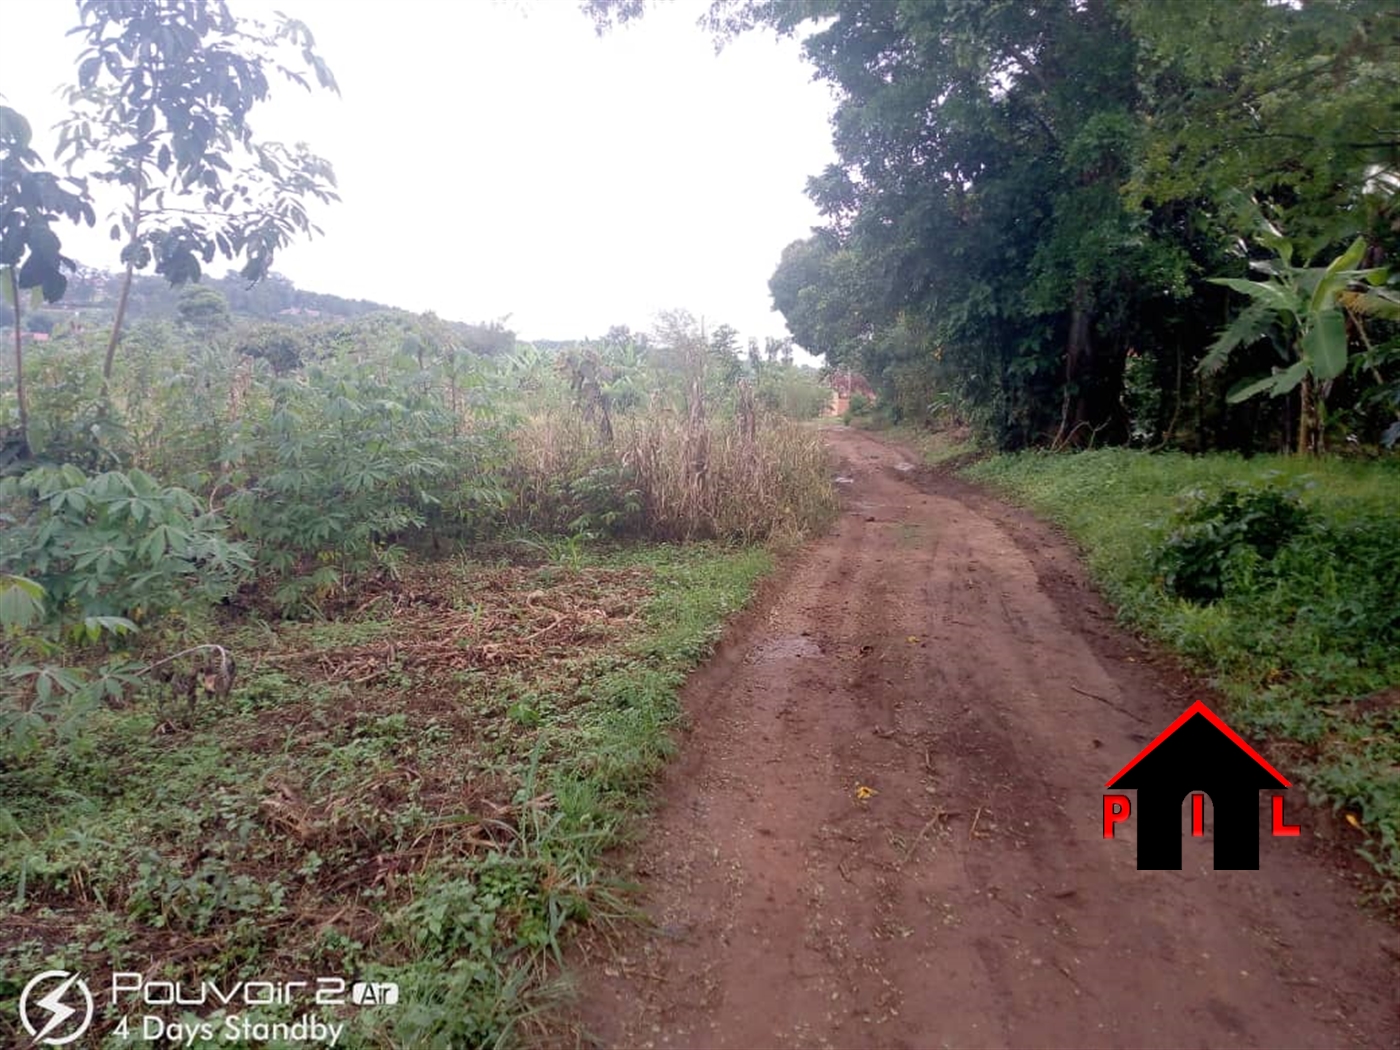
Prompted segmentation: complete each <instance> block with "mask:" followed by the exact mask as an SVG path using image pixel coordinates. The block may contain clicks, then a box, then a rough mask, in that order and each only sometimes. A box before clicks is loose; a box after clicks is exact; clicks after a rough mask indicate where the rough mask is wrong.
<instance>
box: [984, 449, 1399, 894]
mask: <svg viewBox="0 0 1400 1050" xmlns="http://www.w3.org/2000/svg"><path fill="white" fill-rule="evenodd" d="M965 473H966V474H967V476H969V477H971V478H974V479H976V480H979V481H983V482H987V483H989V484H991V485H993V486H995V487H997V488H999V489H1001V490H1002V491H1004V492H1006V493H1008V494H1010V495H1011V496H1013V497H1014V498H1016V499H1018V500H1021V501H1023V502H1025V503H1026V504H1028V505H1029V506H1030V507H1032V508H1033V509H1035V510H1036V511H1038V512H1040V513H1042V514H1044V515H1045V516H1046V517H1048V518H1050V519H1052V520H1054V521H1057V522H1059V523H1060V524H1062V525H1064V526H1065V528H1066V529H1067V530H1068V532H1069V533H1070V535H1071V536H1073V537H1074V538H1075V539H1076V540H1077V541H1079V543H1080V544H1081V545H1082V546H1083V548H1084V550H1085V556H1086V559H1087V562H1088V565H1089V567H1090V569H1091V571H1092V572H1093V573H1094V575H1095V576H1096V577H1097V579H1098V580H1099V581H1100V583H1101V584H1102V585H1103V587H1104V589H1105V591H1106V593H1107V595H1108V597H1109V598H1110V599H1111V600H1112V601H1113V602H1114V603H1115V604H1116V605H1117V606H1118V608H1119V611H1120V615H1121V617H1122V619H1123V620H1124V622H1126V623H1127V624H1129V625H1131V626H1132V627H1134V628H1135V629H1137V630H1140V631H1142V632H1143V633H1145V634H1147V635H1150V636H1151V637H1154V638H1156V639H1157V640H1159V641H1162V642H1165V643H1166V644H1168V645H1169V646H1170V647H1171V648H1173V649H1174V650H1176V651H1177V652H1179V653H1181V654H1183V655H1184V656H1185V657H1186V658H1187V659H1188V661H1189V662H1190V663H1192V664H1193V665H1194V666H1195V667H1196V668H1197V669H1199V670H1200V671H1202V672H1203V673H1205V674H1206V675H1207V676H1208V677H1209V678H1210V680H1211V681H1212V683H1213V684H1214V685H1215V686H1216V687H1217V688H1218V689H1219V690H1220V691H1221V692H1222V693H1223V694H1224V696H1225V697H1226V698H1227V700H1228V702H1229V705H1230V706H1229V710H1228V712H1226V715H1227V717H1228V718H1229V720H1230V722H1231V724H1232V725H1234V726H1236V727H1237V728H1238V729H1239V730H1240V731H1241V732H1243V733H1245V734H1246V735H1249V736H1253V737H1254V738H1256V739H1270V740H1272V741H1274V742H1275V743H1276V745H1277V746H1278V747H1279V748H1280V750H1279V752H1278V753H1279V754H1280V755H1281V756H1283V757H1282V760H1283V761H1285V762H1286V766H1285V768H1286V769H1287V771H1288V774H1289V776H1290V777H1292V776H1295V775H1297V776H1298V777H1299V778H1300V779H1301V780H1302V782H1303V784H1304V786H1305V787H1306V789H1307V790H1308V792H1309V794H1310V796H1311V798H1312V800H1313V801H1314V802H1317V803H1325V804H1327V805H1330V806H1331V807H1333V809H1334V810H1336V811H1337V812H1338V813H1339V814H1340V815H1341V816H1342V818H1343V820H1342V821H1341V823H1343V824H1344V825H1346V826H1345V827H1343V828H1342V832H1343V835H1344V836H1345V838H1346V840H1349V841H1351V842H1354V843H1355V845H1356V847H1357V849H1358V850H1359V851H1360V852H1361V853H1362V855H1363V856H1365V857H1366V858H1367V859H1368V860H1369V861H1370V862H1371V864H1372V865H1374V867H1375V868H1376V870H1377V871H1378V872H1379V873H1380V874H1381V875H1382V876H1384V878H1385V883H1384V890H1383V893H1384V895H1385V897H1386V899H1387V900H1388V901H1389V902H1390V903H1392V904H1393V903H1395V902H1397V901H1400V896H1397V894H1400V605H1397V602H1396V598H1397V595H1400V517H1397V515H1396V508H1397V507H1400V463H1397V462H1395V461H1394V460H1389V461H1385V462H1340V461H1336V460H1318V459H1310V458H1303V457H1298V456H1256V457H1254V458H1252V459H1244V458H1242V457H1239V456H1230V455H1219V454H1217V455H1211V456H1187V455H1184V454H1180V453H1159V454H1149V453H1146V452H1136V451H1131V450H1127V449H1102V450H1098V451H1093V452H1081V453H1075V454H1058V455H1057V454H1046V453H1034V452H1027V453H1020V454H1017V455H1010V456H998V457H993V458H990V459H986V460H984V461H982V462H980V463H977V464H975V465H973V466H971V467H969V468H967V469H966V470H965Z"/></svg>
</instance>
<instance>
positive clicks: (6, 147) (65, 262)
mask: <svg viewBox="0 0 1400 1050" xmlns="http://www.w3.org/2000/svg"><path fill="white" fill-rule="evenodd" d="M32 139H33V132H32V130H31V128H30V126H29V121H27V120H26V119H25V118H24V117H23V116H21V115H20V114H19V113H18V112H16V111H15V110H13V109H11V108H10V107H9V106H0V269H3V280H4V288H3V291H4V296H5V298H6V300H7V301H8V303H9V305H10V308H11V310H12V320H13V322H14V354H15V396H16V400H17V401H18V410H19V442H18V445H19V448H18V452H17V456H18V457H19V458H22V457H24V456H27V455H28V449H29V408H28V405H27V403H26V400H25V390H24V336H23V329H22V327H21V323H20V313H21V306H20V294H19V293H20V292H21V291H23V290H25V289H28V288H36V289H38V290H39V292H40V294H41V295H42V296H43V298H44V299H45V300H46V301H47V302H51V303H53V302H57V301H58V300H59V299H61V298H63V293H64V291H65V290H67V287H68V278H67V277H66V276H65V275H64V272H63V271H64V270H70V271H71V270H74V269H76V268H77V265H76V264H75V263H74V262H73V260H72V259H69V258H68V257H66V256H65V255H64V254H63V252H62V248H63V245H62V242H60V240H59V238H58V235H57V234H56V233H54V232H53V223H54V222H56V221H58V220H59V219H68V220H69V221H70V222H82V221H85V222H87V224H88V225H89V226H91V225H92V224H93V223H94V222H95V221H96V216H95V215H94V214H93V210H92V204H91V203H90V202H89V201H88V196H87V187H86V186H85V185H84V184H83V183H82V182H80V181H76V180H73V179H61V178H59V177H58V176H56V175H54V174H52V173H50V172H47V171H44V170H43V168H42V167H41V166H40V165H41V163H42V161H41V159H40V157H39V155H38V154H37V153H35V152H34V150H33V149H32V148H31V147H30V142H31V141H32ZM6 458H7V459H11V458H16V457H14V456H7V457H6Z"/></svg>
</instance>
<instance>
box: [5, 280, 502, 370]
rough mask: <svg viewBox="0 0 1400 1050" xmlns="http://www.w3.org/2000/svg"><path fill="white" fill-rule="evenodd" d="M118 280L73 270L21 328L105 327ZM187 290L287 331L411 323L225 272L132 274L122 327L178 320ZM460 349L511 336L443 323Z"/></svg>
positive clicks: (374, 306) (9, 316)
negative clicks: (183, 280)
mask: <svg viewBox="0 0 1400 1050" xmlns="http://www.w3.org/2000/svg"><path fill="white" fill-rule="evenodd" d="M121 285H122V274H119V273H108V272H107V271H105V270H99V269H95V268H92V267H87V266H83V267H79V269H78V271H77V272H76V273H74V274H72V275H71V276H70V277H69V279H68V291H67V294H65V295H64V297H63V299H62V300H61V301H60V302H57V303H46V304H44V305H43V306H42V307H40V308H39V309H37V310H28V309H26V310H25V311H24V315H23V322H24V325H25V327H26V328H27V329H29V330H30V331H32V332H39V333H46V332H49V331H51V330H53V328H54V326H55V325H56V324H57V323H58V322H60V321H70V320H81V321H82V322H83V323H84V324H85V325H86V326H88V327H91V326H92V325H93V324H94V323H97V322H99V321H101V320H104V319H105V320H106V321H107V322H108V323H110V319H111V317H112V316H113V315H114V314H115V312H116V308H117V300H118V298H119V296H120V295H121ZM191 287H198V288H209V289H212V290H213V291H216V292H218V293H219V294H220V295H222V296H223V297H224V299H225V300H227V302H228V308H229V313H230V314H231V315H232V316H233V318H234V320H235V321H241V322H245V323H246V322H274V323H278V324H290V325H298V326H302V325H315V324H325V323H326V322H335V321H348V320H353V319H355V318H358V317H364V316H366V315H369V314H391V315H403V316H405V317H416V316H419V315H416V314H413V313H412V311H408V310H403V309H400V308H399V307H395V306H389V305H387V304H385V303H376V302H372V301H371V300H368V299H346V298H344V297H342V296H339V295H328V294H326V293H324V292H308V291H304V290H303V289H300V288H298V287H297V286H296V285H294V284H293V283H292V282H291V281H290V280H288V279H287V278H286V277H283V276H282V275H280V274H276V273H274V274H270V275H268V276H267V277H265V278H264V279H263V280H261V281H259V282H258V283H257V284H255V285H252V286H251V287H250V286H249V285H248V282H247V281H246V280H244V279H243V278H241V277H239V276H238V275H237V273H235V272H234V271H232V270H230V271H229V272H228V273H227V274H225V275H224V276H223V277H213V276H209V275H206V276H205V277H204V278H203V279H202V280H201V281H200V282H199V283H198V285H185V286H182V287H178V288H174V287H171V285H170V282H168V281H167V280H165V278H163V277H156V276H152V275H148V274H137V275H136V279H135V280H134V281H133V282H132V285H131V295H130V297H129V298H128V300H127V308H126V319H127V323H126V325H125V326H124V327H129V326H130V324H132V323H134V322H138V321H148V320H174V319H175V318H177V317H178V316H179V309H178V308H179V303H180V296H181V295H183V294H185V293H186V292H188V290H189V289H190V288H191ZM13 317H14V315H13V313H12V312H11V311H10V309H9V307H8V306H7V305H5V304H3V303H0V325H3V324H8V323H11V321H12V320H13ZM442 323H443V324H444V325H445V326H446V327H447V329H448V330H449V331H451V332H453V334H454V335H455V336H456V337H457V338H458V339H459V340H460V341H461V343H462V344H463V345H465V346H467V347H468V348H470V349H472V350H473V351H474V352H476V353H482V354H488V355H490V354H498V353H505V352H507V351H509V350H510V349H511V347H512V346H514V344H515V333H514V332H511V331H510V330H509V329H507V328H506V327H505V326H504V325H503V324H501V323H499V322H488V323H483V324H467V323H465V322H462V321H443V322H442Z"/></svg>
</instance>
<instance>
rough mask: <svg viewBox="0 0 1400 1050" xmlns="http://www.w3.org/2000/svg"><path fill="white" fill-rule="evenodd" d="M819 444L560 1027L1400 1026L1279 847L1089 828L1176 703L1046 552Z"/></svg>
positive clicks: (619, 1041)
mask: <svg viewBox="0 0 1400 1050" xmlns="http://www.w3.org/2000/svg"><path fill="white" fill-rule="evenodd" d="M829 435H830V441H831V444H832V447H833V450H834V452H835V454H836V456H837V457H839V459H840V461H841V465H840V470H841V472H842V473H844V474H846V475H847V476H850V477H852V478H854V483H853V484H852V485H850V486H846V488H847V489H848V492H847V501H846V508H845V511H844V513H843V514H842V516H841V519H840V521H839V523H838V525H837V527H836V529H835V530H834V532H833V533H832V534H831V535H830V536H829V537H827V538H826V539H825V540H823V541H822V542H820V543H818V544H816V545H814V546H813V547H812V549H811V550H810V551H809V552H808V553H806V554H805V555H804V556H803V557H802V558H801V559H799V560H797V562H796V563H795V564H794V566H793V567H792V569H791V573H790V576H789V578H788V579H787V581H786V582H785V583H784V585H783V587H782V590H781V592H780V593H779V594H778V595H777V596H776V597H775V599H774V600H773V601H772V602H771V603H770V604H769V605H768V606H767V608H766V615H765V616H764V617H763V618H762V620H761V621H759V622H757V623H756V624H755V625H754V626H753V628H752V630H751V632H750V636H749V637H748V638H747V639H746V640H745V642H744V643H743V644H742V645H741V647H740V648H739V650H738V651H737V652H736V653H734V654H732V655H731V657H730V658H728V659H724V660H720V661H717V662H715V663H713V664H712V665H711V666H710V667H709V668H707V669H706V670H704V671H702V672H701V673H699V674H698V675H697V676H696V677H695V679H693V680H692V682H691V684H690V685H689V686H688V687H687V691H686V707H687V712H688V715H689V719H690V722H691V727H692V728H691V729H690V731H689V732H688V733H687V735H686V736H685V738H684V739H683V741H682V751H681V756H680V758H679V759H678V760H677V761H676V762H675V763H674V764H673V766H672V768H671V770H670V771H669V772H668V774H667V776H666V778H665V781H664V784H663V788H662V795H661V805H660V807H659V809H658V811H657V813H656V816H655V818H654V820H653V821H652V823H651V826H650V827H649V829H648V831H647V834H646V837H645V838H644V840H643V841H642V843H641V844H640V845H639V847H638V848H637V849H636V851H635V853H634V855H633V857H632V860H631V864H632V868H633V874H634V875H635V877H636V878H637V879H638V881H639V882H640V883H641V884H642V886H643V888H644V903H645V905H646V907H647V910H648V912H649V914H650V915H651V917H652V918H653V919H654V920H655V927H654V928H653V929H652V930H649V931H643V932H638V933H635V934H633V935H629V937H628V938H627V939H626V940H625V942H624V943H623V944H622V945H620V946H618V947H617V949H616V951H615V953H613V954H612V955H611V956H610V957H606V956H603V955H601V954H598V953H595V955H594V957H593V958H591V959H589V960H588V961H586V962H581V964H580V966H579V979H580V984H579V991H580V993H581V994H580V1006H579V1013H578V1018H577V1023H576V1026H575V1029H574V1031H575V1033H576V1035H577V1036H578V1038H579V1040H580V1041H581V1042H583V1043H585V1044H587V1045H607V1046H656V1047H662V1046H666V1047H679V1046H714V1047H736V1048H737V1047H755V1046H759V1047H766V1046H813V1047H856V1046H862V1047H863V1046H887V1047H941V1046H989V1047H996V1046H1028V1045H1035V1046H1123V1045H1133V1046H1173V1047H1175V1046H1337V1045H1357V1046H1397V1045H1400V996H1397V993H1396V977H1397V966H1396V962H1397V956H1396V955H1395V954H1392V953H1394V952H1395V951H1396V945H1397V941H1396V938H1395V936H1394V932H1393V931H1392V930H1390V929H1389V928H1388V927H1386V926H1384V925H1382V924H1380V923H1378V922H1376V921H1374V920H1372V919H1370V918H1368V917H1366V916H1365V915H1363V914H1362V913H1361V912H1359V911H1358V910H1357V909H1356V908H1355V907H1354V906H1353V904H1352V901H1351V898H1350V896H1349V894H1348V891H1347V889H1346V887H1345V886H1344V885H1343V884H1342V883H1341V882H1340V881H1338V880H1337V879H1336V878H1335V876H1334V874H1333V873H1332V872H1331V871H1329V870H1328V869H1327V867H1326V866H1324V865H1323V864H1321V863H1319V862H1318V861H1317V860H1316V859H1315V858H1313V857H1312V856H1310V855H1309V854H1308V852H1307V851H1306V850H1305V849H1304V848H1302V844H1301V843H1300V842H1299V840H1297V839H1294V840H1274V839H1272V838H1269V837H1267V836H1266V837H1265V838H1264V839H1263V840H1262V842H1261V847H1262V855H1261V870H1260V871H1258V872H1214V871H1212V870H1211V861H1210V852H1209V851H1210V841H1209V838H1207V839H1206V840H1205V841H1203V842H1202V841H1191V840H1189V839H1188V841H1187V844H1186V854H1185V866H1184V869H1183V871H1181V872H1139V871H1137V870H1136V868H1135V852H1134V847H1135V843H1134V842H1133V839H1132V830H1131V829H1132V825H1131V824H1130V825H1128V826H1127V828H1128V831H1127V833H1126V834H1124V833H1122V832H1121V831H1120V837H1119V839H1118V840H1116V841H1114V842H1111V843H1106V842H1105V841H1104V840H1103V839H1102V837H1101V831H1100V824H1099V821H1100V805H1101V803H1100V797H1101V794H1102V787H1101V785H1102V784H1103V782H1104V781H1105V780H1106V779H1107V778H1108V777H1109V776H1111V775H1112V774H1113V773H1114V772H1115V771H1116V770H1117V769H1118V768H1119V767H1120V766H1121V765H1122V764H1123V763H1124V762H1126V761H1127V760H1128V759H1130V758H1131V757H1132V756H1133V755H1134V754H1135V753H1136V752H1137V751H1138V750H1139V749H1140V748H1141V747H1142V745H1143V744H1144V743H1145V742H1146V741H1147V740H1149V739H1150V738H1151V737H1152V736H1153V735H1155V734H1156V732H1157V731H1158V730H1159V729H1160V728H1162V727H1164V726H1165V725H1166V724H1168V723H1169V722H1170V721H1171V719H1172V718H1174V717H1175V715H1176V714H1178V713H1180V711H1181V710H1182V709H1183V708H1184V707H1185V706H1186V704H1187V703H1188V702H1189V699H1186V698H1184V697H1183V696H1181V695H1172V693H1171V692H1170V691H1169V689H1170V686H1171V683H1164V682H1163V681H1162V680H1161V678H1160V675H1158V674H1157V673H1155V672H1154V671H1152V670H1151V669H1150V668H1149V667H1148V666H1147V661H1148V659H1149V658H1148V657H1147V655H1146V651H1145V650H1144V649H1142V647H1141V646H1138V645H1137V643H1135V642H1133V641H1132V640H1131V639H1130V638H1128V637H1127V636H1125V635H1123V634H1122V633H1121V632H1118V631H1117V630H1116V629H1115V628H1114V627H1113V626H1112V624H1111V620H1110V619H1109V617H1108V614H1107V611H1106V610H1105V609H1104V608H1103V606H1102V603H1101V602H1100V601H1099V599H1098V598H1097V597H1096V596H1095V595H1094V594H1093V592H1092V591H1091V590H1090V589H1089V588H1087V587H1086V586H1085V585H1084V583H1083V581H1082V579H1081V577H1080V574H1079V572H1078V570H1077V567H1076V564H1075V560H1074V556H1073V554H1072V553H1071V552H1070V551H1069V550H1068V549H1067V548H1066V547H1065V545H1064V544H1063V542H1062V541H1060V540H1059V539H1058V538H1056V536H1055V535H1054V534H1053V533H1052V532H1051V530H1049V529H1047V528H1045V527H1044V526H1041V525H1039V524H1038V523H1037V522H1035V521H1034V520H1033V519H1031V518H1029V516H1027V515H1024V514H1022V513H1020V512H1017V511H1013V510H1011V509H1009V508H1006V507H1004V506H1002V505H1001V504H999V503H997V502H996V501H994V500H990V499H988V498H987V497H985V496H983V495H981V494H980V493H978V492H977V491H976V490H974V489H971V488H970V487H969V486H966V485H963V484H961V483H959V482H957V481H956V480H953V479H940V478H937V477H934V476H931V475H926V474H921V472H918V471H913V470H908V469H900V468H908V466H909V465H908V463H904V462H902V460H903V459H904V454H903V453H902V452H900V450H898V449H895V448H892V447H890V446H887V445H884V444H883V443H881V442H879V441H877V440H875V439H873V438H871V437H870V436H868V435H864V434H861V433H859V432H855V431H848V430H834V431H831V432H829ZM1134 652H1138V653H1141V654H1143V655H1142V656H1141V657H1137V656H1134V655H1132V654H1133V653H1134ZM1191 698H1192V699H1194V697H1191ZM858 786H865V787H868V788H871V789H873V790H874V792H875V794H873V795H872V796H870V797H869V798H868V799H865V800H863V801H862V800H859V799H857V797H856V791H857V787H858Z"/></svg>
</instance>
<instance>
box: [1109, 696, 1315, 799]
mask: <svg viewBox="0 0 1400 1050" xmlns="http://www.w3.org/2000/svg"><path fill="white" fill-rule="evenodd" d="M1196 715H1204V716H1205V717H1206V721H1208V722H1209V723H1210V724H1211V725H1213V726H1215V728H1216V729H1218V730H1220V731H1221V732H1222V733H1224V734H1225V735H1226V736H1227V737H1229V739H1230V742H1231V743H1233V744H1234V745H1235V746H1236V747H1238V748H1239V749H1240V750H1241V751H1243V752H1244V753H1245V754H1247V755H1248V756H1249V757H1250V758H1252V759H1254V761H1255V762H1258V763H1259V765H1261V766H1263V767H1264V769H1266V770H1268V772H1269V773H1270V775H1272V776H1273V778H1274V779H1275V780H1277V781H1278V782H1279V783H1280V784H1282V785H1283V786H1284V787H1292V786H1293V785H1292V784H1290V783H1289V782H1288V778H1287V777H1286V776H1284V775H1283V774H1282V773H1280V772H1279V771H1278V770H1277V769H1275V768H1274V767H1273V766H1271V765H1269V763H1268V762H1266V761H1265V760H1264V756H1263V755H1261V754H1259V752H1258V751H1255V750H1254V748H1252V747H1250V746H1249V745H1248V744H1246V743H1245V742H1244V740H1243V738H1242V737H1241V736H1240V735H1239V734H1238V733H1236V732H1235V731H1234V730H1233V729H1231V728H1230V727H1229V726H1227V725H1226V724H1225V723H1224V722H1223V721H1221V719H1220V716H1219V715H1217V714H1216V713H1215V712H1214V711H1212V710H1211V709H1210V708H1208V707H1207V706H1206V705H1205V704H1203V703H1201V701H1199V700H1197V701H1196V702H1195V703H1194V704H1192V705H1191V706H1190V707H1188V708H1187V709H1186V710H1185V711H1183V712H1182V713H1181V717H1180V718H1178V719H1177V720H1176V721H1175V722H1173V723H1172V724H1171V725H1169V726H1167V728H1166V729H1164V730H1162V731H1161V732H1160V733H1158V734H1157V739H1156V740H1154V741H1152V743H1150V744H1148V745H1147V746H1146V747H1145V748H1143V749H1142V750H1141V751H1139V752H1138V754H1137V757H1136V758H1135V759H1133V760H1132V761H1131V762H1129V763H1128V764H1127V765H1126V766H1124V767H1123V768H1122V769H1120V770H1119V771H1118V772H1117V773H1115V774H1114V775H1113V779H1112V780H1110V781H1109V782H1108V783H1107V784H1105V785H1104V787H1112V786H1113V785H1114V784H1116V783H1118V781H1119V780H1120V779H1121V778H1122V777H1123V774H1125V773H1127V772H1128V770H1130V769H1132V768H1133V767H1134V766H1135V765H1137V764H1138V763H1139V762H1141V761H1142V760H1143V759H1144V758H1146V757H1147V756H1148V755H1150V754H1151V753H1152V752H1153V751H1155V750H1156V749H1157V745H1158V744H1160V743H1162V741H1164V740H1166V739H1167V737H1169V736H1171V735H1172V734H1173V733H1175V732H1176V731H1177V730H1178V729H1180V728H1181V727H1182V726H1184V725H1185V724H1186V723H1187V722H1189V721H1190V720H1191V719H1192V718H1193V717H1194V716H1196Z"/></svg>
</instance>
